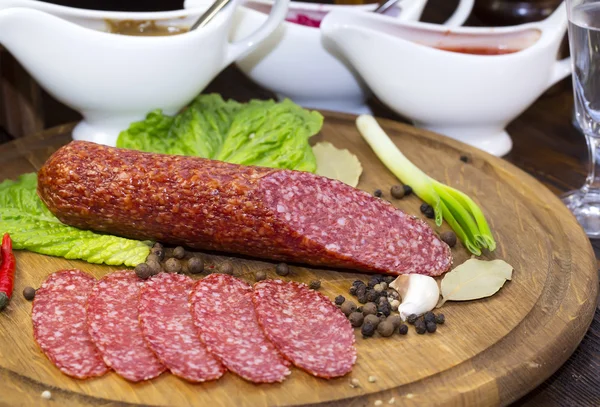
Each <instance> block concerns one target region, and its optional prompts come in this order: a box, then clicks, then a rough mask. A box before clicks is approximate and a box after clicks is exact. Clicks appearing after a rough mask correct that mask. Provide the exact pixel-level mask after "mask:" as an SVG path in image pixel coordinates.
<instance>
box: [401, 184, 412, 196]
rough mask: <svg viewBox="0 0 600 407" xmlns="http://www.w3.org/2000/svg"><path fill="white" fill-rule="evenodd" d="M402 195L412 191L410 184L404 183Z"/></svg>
mask: <svg viewBox="0 0 600 407" xmlns="http://www.w3.org/2000/svg"><path fill="white" fill-rule="evenodd" d="M403 187H404V196H406V195H410V194H412V192H413V189H412V187H411V186H410V185H404V186H403Z"/></svg>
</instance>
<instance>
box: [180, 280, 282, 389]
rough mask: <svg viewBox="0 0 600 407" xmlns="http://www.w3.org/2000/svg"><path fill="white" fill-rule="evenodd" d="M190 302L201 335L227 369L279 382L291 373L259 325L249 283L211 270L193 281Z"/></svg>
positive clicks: (261, 380)
mask: <svg viewBox="0 0 600 407" xmlns="http://www.w3.org/2000/svg"><path fill="white" fill-rule="evenodd" d="M190 303H191V306H192V316H193V319H194V324H195V325H196V327H197V328H198V331H199V333H200V338H201V339H202V341H203V342H204V344H205V345H206V347H207V348H208V350H209V351H210V352H211V353H212V354H213V355H215V356H217V357H218V358H219V359H220V360H221V361H222V362H223V364H224V365H225V366H226V367H227V368H228V369H229V370H230V371H232V372H233V373H236V374H238V375H239V376H241V377H242V378H244V379H246V380H249V381H251V382H254V383H273V382H281V381H283V380H284V379H285V377H286V376H287V375H289V374H290V370H289V368H288V365H289V363H288V362H287V361H286V360H285V359H283V357H282V356H281V355H280V354H279V352H277V350H276V349H275V347H274V346H273V344H272V343H271V342H269V340H268V339H267V338H266V337H265V334H264V332H263V331H262V329H261V328H260V326H259V325H258V322H257V320H256V315H255V313H254V307H253V305H252V288H251V287H250V286H249V285H248V284H246V283H245V282H243V281H242V280H239V279H237V278H235V277H232V276H230V275H226V274H211V275H210V276H208V277H206V278H204V279H202V280H200V281H198V282H197V283H196V285H195V286H194V289H193V291H192V294H191V296H190Z"/></svg>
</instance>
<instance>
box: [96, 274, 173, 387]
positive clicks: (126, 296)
mask: <svg viewBox="0 0 600 407" xmlns="http://www.w3.org/2000/svg"><path fill="white" fill-rule="evenodd" d="M142 284H143V280H141V279H139V278H138V277H137V276H136V275H135V273H134V272H133V271H127V270H122V271H117V272H115V273H112V274H108V275H106V276H104V277H103V278H102V279H100V280H99V281H98V282H97V283H96V285H95V286H94V288H93V289H92V293H91V294H90V297H89V298H88V302H87V325H88V331H89V333H90V336H91V337H92V340H93V341H94V343H95V344H96V346H97V347H98V349H99V350H100V353H101V354H102V357H103V358H104V362H105V363H106V364H107V365H109V366H110V367H112V368H113V369H114V370H115V372H117V374H119V375H120V376H122V377H123V378H125V379H127V380H130V381H132V382H138V381H141V380H148V379H152V378H153V377H156V376H158V375H160V374H161V373H162V372H164V371H165V367H164V365H163V364H162V363H160V361H159V360H158V359H157V358H156V356H154V353H152V351H151V350H150V349H149V348H148V346H147V345H146V342H145V341H144V338H143V336H142V329H141V327H140V323H139V320H138V302H139V294H140V289H141V286H142Z"/></svg>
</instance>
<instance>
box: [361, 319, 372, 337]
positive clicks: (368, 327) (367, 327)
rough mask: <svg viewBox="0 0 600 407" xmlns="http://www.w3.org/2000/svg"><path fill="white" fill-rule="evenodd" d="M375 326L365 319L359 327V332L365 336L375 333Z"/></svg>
mask: <svg viewBox="0 0 600 407" xmlns="http://www.w3.org/2000/svg"><path fill="white" fill-rule="evenodd" d="M375 328H376V325H373V324H372V323H370V322H366V321H365V322H364V323H363V325H362V327H361V328H360V333H362V336H364V337H365V338H368V337H370V336H373V335H374V334H375Z"/></svg>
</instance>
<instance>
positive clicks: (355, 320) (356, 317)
mask: <svg viewBox="0 0 600 407" xmlns="http://www.w3.org/2000/svg"><path fill="white" fill-rule="evenodd" d="M348 319H349V320H350V325H352V326H353V327H355V328H358V327H359V326H361V325H362V324H363V321H364V320H365V316H364V315H363V314H362V312H356V311H355V312H353V313H352V314H350V315H349V316H348Z"/></svg>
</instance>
